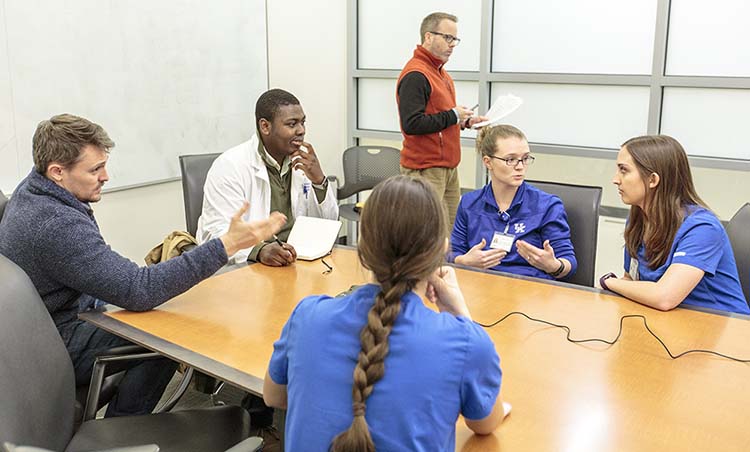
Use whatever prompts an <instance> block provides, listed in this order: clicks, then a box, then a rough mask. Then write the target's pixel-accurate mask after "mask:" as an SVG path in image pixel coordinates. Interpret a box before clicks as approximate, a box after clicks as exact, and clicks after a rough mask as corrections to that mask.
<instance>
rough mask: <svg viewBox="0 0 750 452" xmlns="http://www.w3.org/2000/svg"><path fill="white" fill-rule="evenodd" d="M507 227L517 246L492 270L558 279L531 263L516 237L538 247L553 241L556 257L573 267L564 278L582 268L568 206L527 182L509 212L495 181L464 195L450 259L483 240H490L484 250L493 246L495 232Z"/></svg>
mask: <svg viewBox="0 0 750 452" xmlns="http://www.w3.org/2000/svg"><path fill="white" fill-rule="evenodd" d="M506 228H507V233H508V234H513V235H515V239H514V241H513V246H512V248H511V250H510V252H509V253H508V254H507V255H506V256H505V257H504V258H503V260H502V262H500V265H497V266H495V267H492V270H498V271H502V272H509V273H515V274H517V275H526V276H534V277H537V278H544V279H555V278H553V277H551V276H550V275H548V274H547V273H545V272H543V271H542V270H539V269H538V268H536V267H533V266H532V265H530V264H529V263H528V262H527V261H526V259H524V258H523V257H521V256H520V255H519V254H518V251H517V249H516V244H515V241H516V240H525V241H526V242H528V243H530V244H532V245H534V246H536V247H537V248H543V246H542V244H543V243H544V241H545V240H549V243H550V245H551V246H552V249H554V250H555V257H558V258H565V259H567V260H568V261H570V264H571V266H572V267H571V270H570V273H568V274H567V275H565V278H563V279H567V278H569V277H571V276H573V274H574V273H575V271H576V268H578V262H577V261H576V256H575V251H574V250H573V243H572V242H571V241H570V227H569V226H568V216H567V215H566V213H565V207H564V206H563V203H562V201H561V200H560V198H558V197H557V196H555V195H551V194H549V193H546V192H543V191H542V190H539V189H538V188H536V187H534V186H532V185H529V184H527V183H526V182H524V183H522V184H521V185H520V186H519V187H518V190H517V191H516V195H515V197H514V198H513V202H512V203H511V204H510V207H508V210H507V211H505V214H503V213H502V212H500V209H499V208H498V206H497V202H496V201H495V195H494V194H493V192H492V184H491V183H490V184H487V185H485V186H484V188H481V189H479V190H475V191H472V192H469V193H466V194H465V195H463V196H462V197H461V202H460V203H459V204H458V211H457V212H456V221H455V223H454V225H453V232H451V252H450V253H449V255H448V260H449V261H450V262H454V261H455V259H456V256H461V255H463V254H466V253H467V252H468V251H469V250H470V249H471V247H473V246H474V245H476V244H477V243H479V242H481V241H482V239H485V241H486V242H487V245H486V246H485V248H484V249H485V250H488V249H490V243H491V242H492V237H493V236H494V235H495V232H496V231H497V232H505V230H506Z"/></svg>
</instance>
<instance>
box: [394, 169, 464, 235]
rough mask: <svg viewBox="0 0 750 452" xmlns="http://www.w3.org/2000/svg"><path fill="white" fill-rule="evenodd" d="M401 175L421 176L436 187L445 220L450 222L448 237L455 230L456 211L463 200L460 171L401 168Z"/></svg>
mask: <svg viewBox="0 0 750 452" xmlns="http://www.w3.org/2000/svg"><path fill="white" fill-rule="evenodd" d="M401 174H404V175H408V176H419V177H423V178H424V179H426V180H427V181H428V182H430V183H431V184H432V186H433V187H435V190H436V191H437V194H438V197H439V198H440V201H442V203H443V211H444V212H445V218H446V219H447V220H448V235H450V233H451V231H452V230H453V222H454V221H455V220H456V209H458V201H459V199H461V187H460V184H459V183H458V169H456V168H425V169H421V170H415V169H411V168H404V167H403V166H402V167H401Z"/></svg>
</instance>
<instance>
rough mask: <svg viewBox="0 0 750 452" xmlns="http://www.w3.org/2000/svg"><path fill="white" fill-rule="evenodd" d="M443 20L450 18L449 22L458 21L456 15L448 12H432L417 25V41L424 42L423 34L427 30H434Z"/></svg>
mask: <svg viewBox="0 0 750 452" xmlns="http://www.w3.org/2000/svg"><path fill="white" fill-rule="evenodd" d="M443 20H450V21H451V22H456V23H458V17H456V16H454V15H453V14H448V13H441V12H437V13H432V14H430V15H428V16H427V17H425V18H424V19H422V24H421V25H420V27H419V42H421V43H424V35H425V33H427V32H428V31H435V29H436V28H437V27H438V26H439V25H440V22H442V21H443Z"/></svg>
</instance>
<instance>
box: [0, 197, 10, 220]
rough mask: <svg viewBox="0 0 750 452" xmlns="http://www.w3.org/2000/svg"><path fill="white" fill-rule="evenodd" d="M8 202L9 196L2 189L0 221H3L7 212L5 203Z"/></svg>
mask: <svg viewBox="0 0 750 452" xmlns="http://www.w3.org/2000/svg"><path fill="white" fill-rule="evenodd" d="M6 204H8V197H7V196H5V195H4V194H3V192H2V191H0V222H1V221H3V214H4V213H5V205H6Z"/></svg>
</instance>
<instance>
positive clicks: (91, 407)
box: [82, 345, 162, 422]
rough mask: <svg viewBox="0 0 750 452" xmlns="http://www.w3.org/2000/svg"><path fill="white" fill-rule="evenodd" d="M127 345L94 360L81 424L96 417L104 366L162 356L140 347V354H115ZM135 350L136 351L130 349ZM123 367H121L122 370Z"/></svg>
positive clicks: (121, 351)
mask: <svg viewBox="0 0 750 452" xmlns="http://www.w3.org/2000/svg"><path fill="white" fill-rule="evenodd" d="M128 347H131V346H129V345H126V346H123V347H114V348H112V349H109V350H108V351H111V350H114V351H115V354H111V355H110V354H107V355H100V356H97V357H96V359H94V367H93V369H92V370H91V383H90V384H89V394H88V396H87V397H86V407H85V408H84V410H83V420H82V422H86V421H90V420H91V419H94V418H95V417H96V410H97V406H98V405H99V392H100V391H101V389H102V382H103V381H104V376H105V375H106V373H105V370H106V366H107V365H108V364H110V363H115V365H117V364H122V363H127V362H128V361H143V360H146V359H157V358H162V355H160V354H158V353H156V352H149V351H146V349H144V348H142V347H138V346H136V347H137V350H143V351H142V352H137V353H132V354H127V353H125V354H117V352H120V353H124V352H125V351H127V348H128ZM132 350H136V349H132ZM124 368H125V367H123V369H124Z"/></svg>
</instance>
